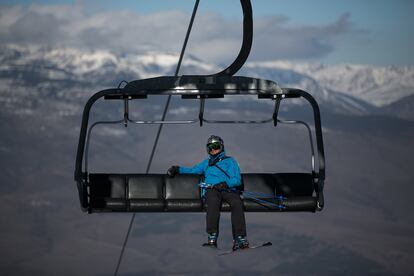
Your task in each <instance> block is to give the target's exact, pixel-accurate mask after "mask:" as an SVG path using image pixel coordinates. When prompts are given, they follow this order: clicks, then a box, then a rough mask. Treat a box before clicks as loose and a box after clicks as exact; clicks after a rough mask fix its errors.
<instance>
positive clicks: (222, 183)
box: [213, 182, 229, 191]
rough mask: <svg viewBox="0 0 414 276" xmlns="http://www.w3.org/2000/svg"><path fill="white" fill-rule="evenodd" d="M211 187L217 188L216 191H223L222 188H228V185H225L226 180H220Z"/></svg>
mask: <svg viewBox="0 0 414 276" xmlns="http://www.w3.org/2000/svg"><path fill="white" fill-rule="evenodd" d="M213 189H214V190H217V191H223V190H228V189H229V186H228V185H227V183H226V182H220V183H218V184H216V185H214V186H213Z"/></svg>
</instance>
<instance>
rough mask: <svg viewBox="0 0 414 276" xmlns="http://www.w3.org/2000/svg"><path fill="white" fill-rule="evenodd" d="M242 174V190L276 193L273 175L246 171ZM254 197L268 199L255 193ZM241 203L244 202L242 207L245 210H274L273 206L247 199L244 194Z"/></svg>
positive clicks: (266, 193) (273, 194)
mask: <svg viewBox="0 0 414 276" xmlns="http://www.w3.org/2000/svg"><path fill="white" fill-rule="evenodd" d="M242 176H243V178H242V181H243V185H244V191H246V192H254V193H260V194H264V195H271V196H275V193H276V190H275V177H274V175H273V174H268V173H246V174H243V175H242ZM246 194H247V193H246ZM255 197H257V198H259V199H265V200H269V199H268V198H266V197H264V196H260V195H256V196H255ZM243 203H244V208H245V210H246V211H251V212H263V211H274V210H275V207H273V206H270V205H265V204H263V203H260V202H258V201H255V200H252V199H249V198H248V196H247V195H246V196H244V199H243ZM276 208H277V207H276Z"/></svg>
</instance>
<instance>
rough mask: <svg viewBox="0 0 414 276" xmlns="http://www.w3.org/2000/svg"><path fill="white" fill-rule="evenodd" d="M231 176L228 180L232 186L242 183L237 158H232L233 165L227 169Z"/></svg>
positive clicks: (228, 183)
mask: <svg viewBox="0 0 414 276" xmlns="http://www.w3.org/2000/svg"><path fill="white" fill-rule="evenodd" d="M227 173H228V175H229V176H230V178H227V180H226V182H227V185H228V186H229V187H230V188H234V187H237V186H240V185H241V175H240V167H239V164H237V162H236V160H234V159H233V158H232V159H231V165H230V166H229V169H228V171H227Z"/></svg>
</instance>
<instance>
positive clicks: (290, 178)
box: [274, 173, 314, 197]
mask: <svg viewBox="0 0 414 276" xmlns="http://www.w3.org/2000/svg"><path fill="white" fill-rule="evenodd" d="M274 179H275V185H276V194H277V195H278V196H280V195H281V196H285V197H298V196H312V194H313V191H314V185H313V181H312V174H310V173H276V174H274Z"/></svg>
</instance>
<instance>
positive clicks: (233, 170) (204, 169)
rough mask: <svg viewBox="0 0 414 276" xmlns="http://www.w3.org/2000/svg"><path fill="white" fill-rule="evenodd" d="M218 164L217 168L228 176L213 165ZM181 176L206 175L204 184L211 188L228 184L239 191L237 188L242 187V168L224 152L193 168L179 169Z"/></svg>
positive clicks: (203, 192)
mask: <svg viewBox="0 0 414 276" xmlns="http://www.w3.org/2000/svg"><path fill="white" fill-rule="evenodd" d="M214 162H216V163H215V164H216V166H218V167H220V168H221V169H222V170H223V171H225V172H226V173H227V174H228V176H227V175H226V174H225V173H224V172H223V171H221V170H220V169H219V168H217V167H216V166H214V165H212V163H214ZM179 173H180V174H199V175H204V183H205V184H207V185H209V186H214V185H217V184H219V183H220V182H226V183H227V186H229V188H230V189H231V190H233V191H237V188H239V187H240V185H241V176H240V167H239V164H237V161H236V160H235V159H234V158H232V157H229V156H226V153H225V151H224V150H223V151H222V152H220V153H219V154H218V155H216V156H212V155H209V158H207V159H205V160H203V161H201V162H200V163H198V164H197V165H195V166H194V167H192V168H187V167H181V166H180V169H179ZM204 194H205V189H202V195H203V196H204Z"/></svg>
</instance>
